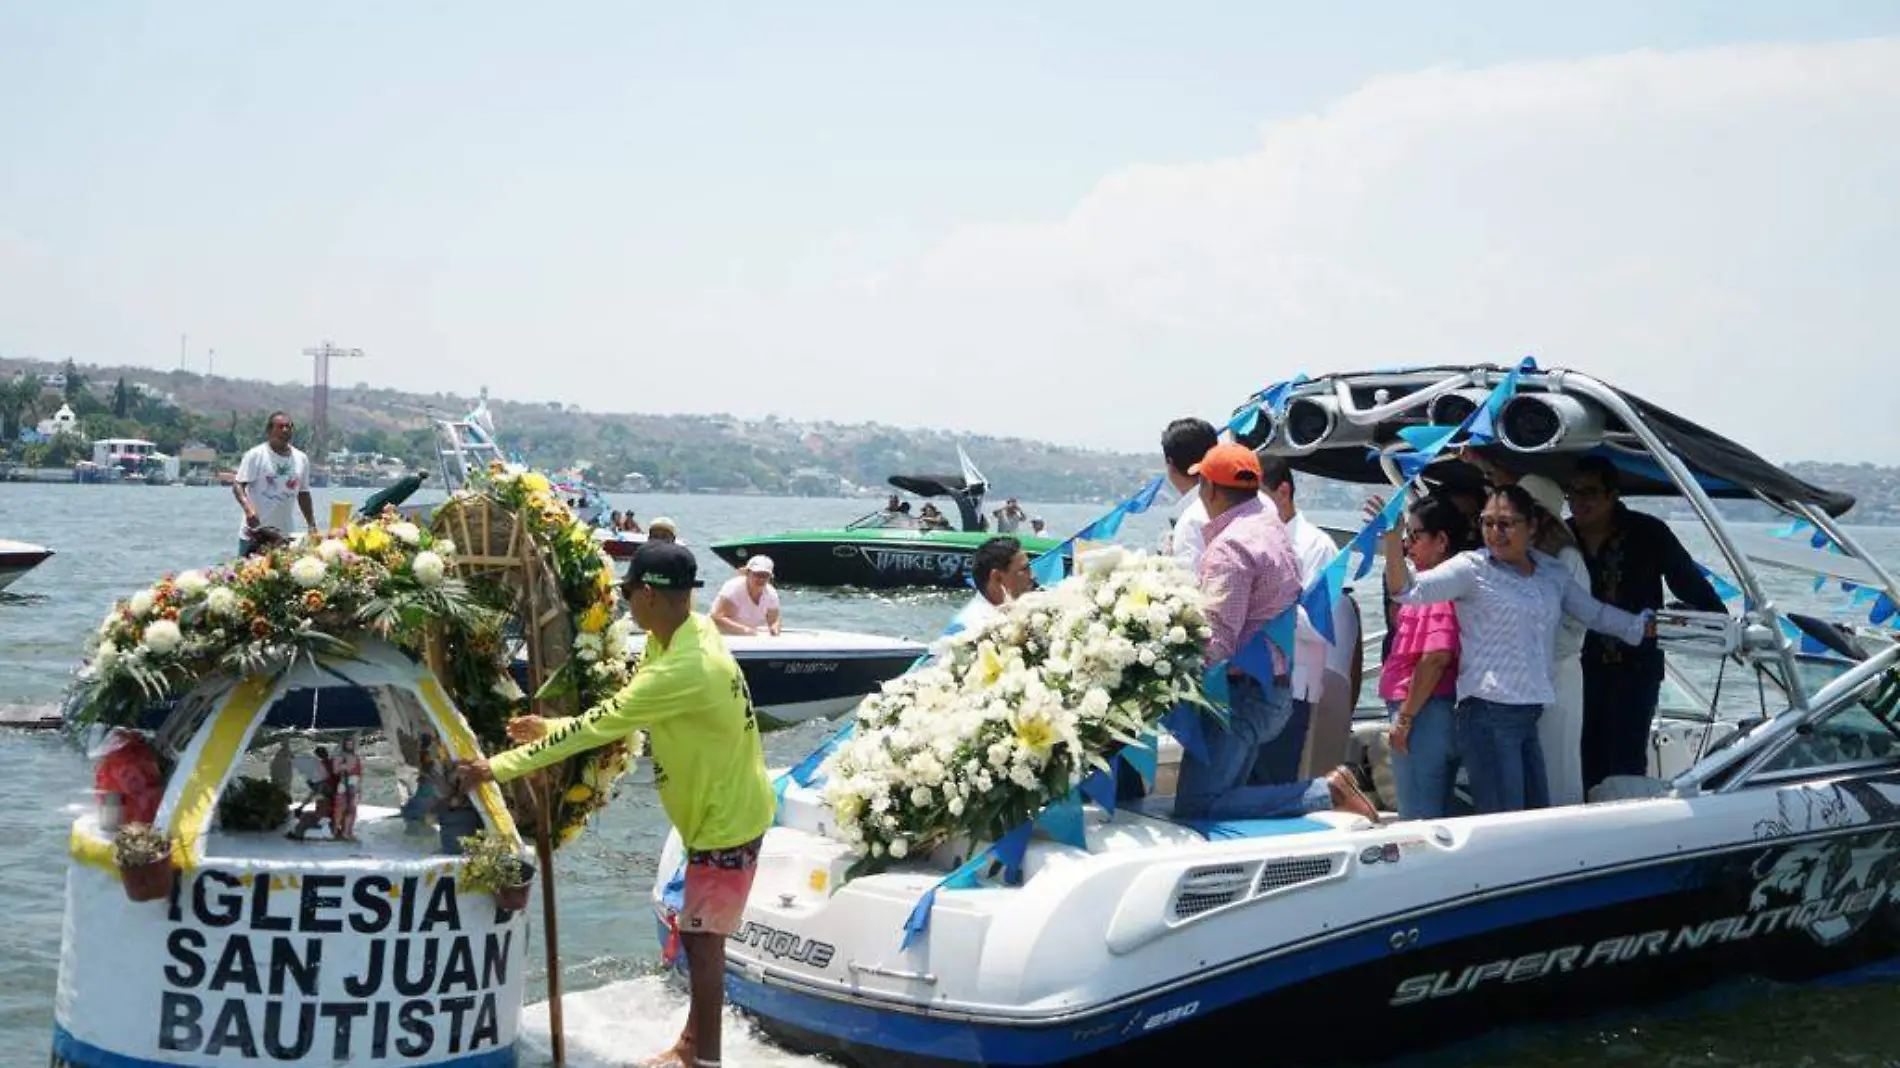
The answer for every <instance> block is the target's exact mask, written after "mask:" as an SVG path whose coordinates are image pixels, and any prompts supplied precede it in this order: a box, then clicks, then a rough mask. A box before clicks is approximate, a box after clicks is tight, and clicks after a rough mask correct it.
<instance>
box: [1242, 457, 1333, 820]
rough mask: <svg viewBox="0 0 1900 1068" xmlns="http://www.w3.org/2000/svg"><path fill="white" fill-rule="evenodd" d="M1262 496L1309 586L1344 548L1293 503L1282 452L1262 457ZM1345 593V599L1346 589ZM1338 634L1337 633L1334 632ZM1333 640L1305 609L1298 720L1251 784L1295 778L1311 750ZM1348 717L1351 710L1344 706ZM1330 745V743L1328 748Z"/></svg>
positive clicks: (1296, 668)
mask: <svg viewBox="0 0 1900 1068" xmlns="http://www.w3.org/2000/svg"><path fill="white" fill-rule="evenodd" d="M1260 475H1261V477H1260V496H1261V498H1262V499H1263V500H1264V501H1265V502H1267V503H1268V504H1269V505H1271V506H1272V508H1273V509H1274V511H1276V512H1277V513H1279V516H1280V522H1282V523H1284V524H1286V533H1287V538H1288V539H1289V540H1290V541H1292V542H1293V555H1294V556H1295V557H1296V558H1298V560H1299V562H1300V586H1301V588H1303V589H1304V588H1306V587H1308V586H1311V585H1312V584H1313V578H1314V576H1316V575H1318V574H1319V573H1320V572H1321V571H1322V570H1324V569H1325V567H1326V565H1327V564H1330V563H1332V561H1333V557H1335V556H1337V555H1339V547H1338V546H1337V545H1335V544H1333V539H1332V536H1331V535H1329V534H1327V533H1326V532H1325V531H1324V530H1321V529H1320V528H1319V527H1317V526H1315V525H1314V524H1312V523H1310V522H1308V521H1307V519H1306V517H1305V516H1303V515H1301V514H1300V512H1299V509H1298V508H1297V507H1295V505H1294V503H1293V469H1292V468H1291V467H1289V466H1287V462H1286V460H1284V459H1282V458H1281V457H1278V456H1263V457H1261V458H1260ZM1341 597H1342V598H1343V597H1344V594H1343V592H1342V594H1341ZM1347 611H1348V609H1346V608H1345V607H1344V606H1343V605H1341V604H1340V603H1339V602H1338V601H1335V602H1333V619H1334V620H1335V621H1337V620H1340V619H1342V618H1343V617H1344V616H1345V614H1346V612H1347ZM1335 634H1336V635H1337V631H1336V632H1335ZM1332 648H1333V643H1332V642H1329V641H1327V640H1326V639H1325V638H1324V637H1322V636H1321V635H1320V633H1319V631H1317V630H1315V629H1314V628H1313V624H1312V621H1311V620H1309V619H1308V618H1307V615H1306V610H1305V609H1300V610H1299V613H1298V619H1297V622H1296V623H1295V624H1294V635H1293V680H1292V681H1293V718H1292V719H1290V720H1288V721H1287V726H1286V729H1285V730H1284V731H1282V732H1280V737H1278V738H1275V739H1274V740H1273V742H1272V743H1271V744H1269V745H1264V746H1261V748H1260V759H1259V761H1258V763H1256V764H1255V765H1254V770H1253V778H1252V779H1251V781H1252V782H1256V783H1261V782H1290V781H1292V780H1293V779H1295V778H1297V777H1298V775H1299V770H1300V765H1301V764H1302V762H1303V761H1302V757H1303V755H1304V754H1305V751H1306V738H1307V734H1308V732H1309V731H1311V730H1312V727H1313V714H1314V710H1315V709H1317V708H1319V707H1320V698H1321V697H1322V696H1324V694H1325V688H1326V660H1327V656H1328V654H1330V653H1331V652H1332ZM1329 712H1331V713H1332V714H1334V715H1337V709H1336V708H1331V707H1329ZM1345 714H1346V717H1347V718H1348V720H1350V719H1351V716H1352V711H1351V709H1346V710H1345ZM1336 727H1337V724H1328V728H1329V729H1326V730H1322V731H1320V733H1321V734H1322V735H1324V736H1325V737H1327V738H1329V739H1330V738H1332V737H1334V736H1335V735H1336V734H1337V733H1338V732H1337V730H1335V729H1331V728H1336ZM1329 748H1330V746H1329ZM1329 755H1331V754H1327V753H1316V754H1315V760H1316V761H1318V760H1323V759H1325V758H1326V757H1328V756H1329ZM1337 756H1338V758H1339V759H1335V760H1333V761H1332V763H1330V764H1326V765H1325V766H1326V767H1327V768H1332V767H1336V766H1337V765H1338V764H1339V762H1340V760H1343V759H1344V758H1345V753H1344V752H1341V753H1339V754H1337Z"/></svg>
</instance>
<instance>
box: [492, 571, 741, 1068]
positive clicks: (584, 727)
mask: <svg viewBox="0 0 1900 1068" xmlns="http://www.w3.org/2000/svg"><path fill="white" fill-rule="evenodd" d="M697 576H698V564H697V563H696V562H695V561H694V559H693V554H692V552H691V551H690V550H688V549H686V548H685V547H684V546H682V545H678V544H674V543H667V542H648V543H646V544H644V545H642V546H640V548H639V549H638V550H637V551H635V553H634V554H633V561H632V564H631V566H630V567H629V568H628V571H627V581H626V585H625V587H624V589H625V592H626V595H627V602H628V604H629V605H630V606H631V607H632V609H633V618H634V621H635V622H636V623H638V624H639V625H640V628H641V629H642V630H644V631H646V633H647V646H646V651H645V653H644V654H643V655H642V656H641V658H640V667H639V670H638V671H637V672H636V673H635V674H634V677H633V681H631V682H629V683H628V684H627V685H626V687H625V688H623V689H622V690H621V691H620V692H619V693H618V694H615V695H614V697H613V698H612V699H611V700H609V701H607V702H606V703H604V704H601V705H599V706H597V707H595V708H592V709H589V710H588V711H587V712H585V713H583V714H582V715H579V716H575V717H572V718H568V719H554V720H544V719H541V718H540V717H538V716H523V717H521V718H519V719H516V720H514V721H512V722H511V723H509V725H508V733H509V736H510V737H511V738H513V739H514V740H515V741H516V742H521V743H526V744H523V745H520V746H518V747H517V748H514V749H510V750H508V751H506V752H503V753H497V754H496V755H495V756H494V757H493V758H491V759H489V760H486V761H483V760H474V761H470V762H469V763H467V764H464V765H462V768H461V775H462V778H463V779H464V781H467V782H481V781H483V780H486V779H493V780H495V781H497V782H508V781H509V780H511V779H517V778H520V777H521V776H523V775H526V774H528V773H529V772H531V771H535V770H537V769H539V768H544V767H547V766H548V765H550V764H553V763H556V762H558V761H560V760H562V759H564V758H566V757H569V756H572V755H573V754H575V753H580V752H584V751H586V750H588V749H593V748H597V747H599V746H603V745H607V744H610V743H612V742H617V741H621V740H623V739H625V738H626V737H627V736H628V735H630V734H632V733H633V732H634V731H636V730H639V729H641V728H645V729H646V731H647V733H648V737H649V738H651V740H652V743H653V779H654V782H655V784H656V785H657V786H658V787H659V791H660V804H661V806H662V807H664V808H665V809H666V815H667V818H668V819H669V820H671V821H672V823H673V826H674V827H676V828H678V830H679V832H680V840H681V841H682V843H683V844H684V845H685V847H686V850H687V863H686V887H685V897H684V901H683V902H682V906H683V907H682V908H681V910H680V914H679V915H678V916H677V917H676V919H675V922H676V923H677V925H678V927H679V933H680V942H681V945H682V946H683V947H684V948H685V950H686V968H687V974H688V977H689V985H690V987H691V989H692V1001H691V1006H690V1008H688V1010H687V1013H686V1027H685V1029H684V1030H683V1031H682V1032H681V1034H680V1039H679V1043H678V1044H677V1045H675V1046H674V1047H673V1049H671V1050H669V1051H667V1053H665V1054H662V1055H661V1056H660V1057H657V1058H655V1059H654V1060H652V1061H649V1062H648V1064H650V1065H663V1064H672V1063H678V1064H680V1065H694V1066H698V1068H717V1066H718V1064H719V1046H720V1012H721V1011H722V1010H723V1008H724V1006H725V972H726V936H728V935H730V934H732V933H733V932H734V931H736V930H738V927H739V923H740V921H741V919H742V918H743V916H744V914H745V903H746V897H747V896H748V895H749V894H750V893H751V891H752V878H753V875H754V874H755V872H756V871H757V869H758V859H759V846H760V844H761V843H762V842H763V841H764V839H765V831H766V829H767V828H769V827H770V826H771V825H772V818H773V816H774V814H775V811H776V806H777V799H776V796H775V795H774V793H773V791H772V782H771V779H770V777H769V776H768V775H767V773H766V770H765V751H764V748H763V746H762V745H761V744H760V741H759V725H758V718H757V716H756V715H755V714H754V712H753V710H752V695H751V693H750V692H749V691H748V690H747V688H746V681H745V676H744V675H743V674H741V673H740V671H739V665H738V662H737V661H735V660H733V658H732V654H731V653H729V652H727V651H726V645H725V642H724V640H723V639H721V638H720V637H719V630H718V628H717V627H715V626H714V625H713V623H712V621H711V620H710V619H708V618H707V617H706V616H704V615H701V614H699V613H697V612H694V611H693V595H692V591H693V590H694V589H695V588H697V587H699V586H700V585H701V583H700V581H699V580H698V577H697Z"/></svg>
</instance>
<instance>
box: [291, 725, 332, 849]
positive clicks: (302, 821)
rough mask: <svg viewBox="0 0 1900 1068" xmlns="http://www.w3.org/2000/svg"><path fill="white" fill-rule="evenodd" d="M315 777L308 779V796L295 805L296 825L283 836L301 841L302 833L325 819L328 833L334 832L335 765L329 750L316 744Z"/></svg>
mask: <svg viewBox="0 0 1900 1068" xmlns="http://www.w3.org/2000/svg"><path fill="white" fill-rule="evenodd" d="M316 756H317V777H316V778H313V779H311V780H310V796H309V797H306V798H304V799H303V804H301V805H298V806H297V825H296V826H295V827H292V828H291V829H290V830H289V831H288V832H287V833H286V834H285V835H284V837H286V838H289V839H292V840H293V841H298V842H301V841H303V838H304V835H305V834H306V833H308V832H309V830H310V829H311V828H312V827H315V826H316V825H317V824H319V823H323V822H325V821H326V820H327V821H329V823H330V833H331V834H332V835H335V834H336V818H335V815H334V813H335V809H336V796H337V773H336V766H335V765H334V764H333V763H332V762H331V760H330V751H329V750H328V749H325V748H324V747H323V746H317V751H316Z"/></svg>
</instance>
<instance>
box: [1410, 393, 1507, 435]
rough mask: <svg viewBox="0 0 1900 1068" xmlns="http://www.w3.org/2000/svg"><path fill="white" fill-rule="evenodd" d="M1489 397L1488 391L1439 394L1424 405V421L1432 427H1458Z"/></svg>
mask: <svg viewBox="0 0 1900 1068" xmlns="http://www.w3.org/2000/svg"><path fill="white" fill-rule="evenodd" d="M1490 396H1491V391H1490V390H1488V389H1454V390H1452V391H1451V392H1449V393H1440V394H1439V395H1438V396H1436V397H1433V398H1432V399H1431V401H1430V402H1429V403H1428V404H1426V405H1425V421H1426V422H1428V423H1430V424H1431V425H1433V426H1459V425H1460V424H1462V423H1463V422H1464V421H1465V420H1466V419H1467V418H1469V417H1470V416H1471V413H1472V412H1475V411H1477V410H1478V406H1479V405H1480V404H1483V403H1484V402H1485V401H1486V400H1488V399H1490Z"/></svg>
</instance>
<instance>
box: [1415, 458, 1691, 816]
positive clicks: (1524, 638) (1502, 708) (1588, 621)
mask: <svg viewBox="0 0 1900 1068" xmlns="http://www.w3.org/2000/svg"><path fill="white" fill-rule="evenodd" d="M1537 514H1538V507H1537V502H1536V501H1534V500H1533V499H1532V498H1531V495H1530V494H1529V493H1526V492H1525V491H1524V489H1523V487H1521V486H1515V485H1511V486H1499V487H1497V488H1496V489H1494V490H1492V491H1491V494H1490V497H1489V499H1487V500H1486V501H1485V505H1484V511H1483V512H1482V513H1480V516H1479V519H1480V521H1481V523H1482V525H1483V531H1484V547H1483V548H1481V549H1474V550H1471V551H1469V552H1463V553H1459V554H1458V555H1457V556H1454V557H1452V558H1451V559H1450V560H1447V561H1446V562H1445V563H1443V564H1441V565H1439V566H1438V567H1435V568H1432V569H1431V570H1429V571H1423V572H1420V573H1419V574H1417V575H1413V574H1412V573H1411V571H1410V570H1409V569H1407V568H1406V566H1405V557H1404V554H1403V553H1402V552H1400V551H1399V550H1398V548H1397V546H1396V545H1395V544H1394V543H1393V540H1392V539H1388V542H1387V549H1386V555H1385V573H1386V581H1387V582H1388V583H1389V584H1390V586H1391V589H1392V590H1393V597H1394V599H1395V600H1397V601H1398V602H1399V603H1400V604H1436V603H1441V602H1447V601H1449V602H1451V603H1452V604H1454V605H1456V606H1457V609H1458V706H1457V711H1456V713H1455V716H1454V719H1455V723H1456V733H1457V739H1458V748H1459V753H1460V756H1461V757H1462V759H1463V761H1464V765H1465V769H1466V771H1467V772H1469V774H1470V779H1471V794H1472V801H1473V803H1474V804H1475V805H1476V807H1477V810H1478V811H1479V812H1514V811H1517V810H1519V809H1525V808H1543V807H1545V806H1546V805H1548V804H1549V802H1550V793H1549V787H1548V784H1547V781H1546V778H1545V773H1544V754H1543V749H1542V746H1541V745H1540V744H1539V742H1538V736H1537V721H1538V718H1539V717H1540V716H1542V715H1543V711H1544V707H1545V706H1546V705H1549V704H1551V703H1552V702H1553V701H1555V700H1556V698H1557V694H1556V689H1555V687H1554V686H1553V684H1552V670H1551V666H1552V665H1551V654H1552V649H1553V647H1554V645H1555V642H1556V636H1557V628H1558V626H1559V624H1560V623H1561V622H1562V620H1563V618H1564V617H1565V616H1569V617H1571V618H1573V619H1576V620H1578V621H1579V622H1581V623H1582V624H1583V625H1584V626H1586V627H1588V628H1590V629H1591V630H1594V631H1598V632H1600V633H1603V634H1607V635H1610V636H1611V637H1613V638H1616V639H1617V640H1619V641H1621V642H1623V643H1624V644H1626V645H1638V644H1640V643H1641V642H1642V641H1643V639H1644V638H1646V637H1648V636H1650V635H1653V634H1654V633H1655V622H1654V620H1653V619H1652V617H1651V614H1650V613H1649V612H1647V611H1645V612H1643V613H1642V614H1640V615H1631V614H1630V613H1628V612H1624V611H1621V610H1619V609H1616V608H1612V607H1610V606H1609V605H1606V604H1604V603H1602V602H1601V601H1598V600H1597V599H1596V598H1594V597H1592V596H1590V591H1589V590H1588V589H1587V588H1585V587H1584V586H1583V585H1581V584H1580V583H1578V582H1577V580H1576V579H1575V578H1574V577H1573V576H1572V575H1571V574H1570V573H1569V571H1568V570H1567V569H1566V568H1565V567H1564V566H1563V564H1561V563H1560V562H1558V560H1557V559H1556V558H1555V557H1553V556H1550V555H1548V554H1546V553H1542V552H1539V551H1537V550H1536V549H1535V548H1533V547H1532V545H1531V540H1532V538H1533V537H1534V534H1535V528H1534V525H1533V524H1534V522H1535V518H1536V516H1537Z"/></svg>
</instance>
